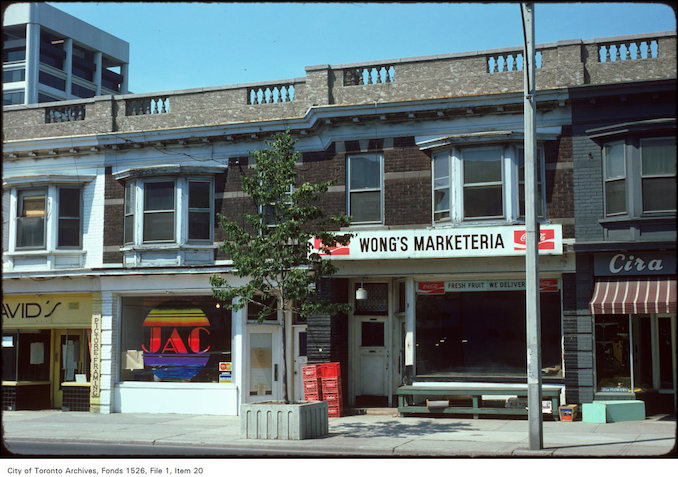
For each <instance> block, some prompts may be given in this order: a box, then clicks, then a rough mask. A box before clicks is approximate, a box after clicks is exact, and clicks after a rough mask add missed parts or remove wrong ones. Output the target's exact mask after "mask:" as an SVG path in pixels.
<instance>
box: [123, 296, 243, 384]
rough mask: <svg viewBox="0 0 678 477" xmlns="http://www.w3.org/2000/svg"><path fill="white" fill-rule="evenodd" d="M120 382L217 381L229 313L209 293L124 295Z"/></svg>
mask: <svg viewBox="0 0 678 477" xmlns="http://www.w3.org/2000/svg"><path fill="white" fill-rule="evenodd" d="M121 319H122V326H121V338H120V349H121V363H120V381H175V382H204V383H208V382H214V383H216V382H219V363H222V362H231V361H232V360H231V312H230V311H229V310H228V309H226V308H225V307H224V306H222V304H221V303H219V302H218V301H216V300H215V299H213V298H212V297H209V296H186V297H181V298H175V299H167V298H164V297H124V298H123V300H122V317H121Z"/></svg>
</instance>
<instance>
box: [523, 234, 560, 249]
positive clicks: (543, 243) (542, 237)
mask: <svg viewBox="0 0 678 477" xmlns="http://www.w3.org/2000/svg"><path fill="white" fill-rule="evenodd" d="M526 241H527V232H526V231H525V230H514V231H513V250H525V243H526ZM555 248H556V231H555V230H554V229H542V230H540V232H539V250H555Z"/></svg>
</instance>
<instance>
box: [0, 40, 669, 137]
mask: <svg viewBox="0 0 678 477" xmlns="http://www.w3.org/2000/svg"><path fill="white" fill-rule="evenodd" d="M523 68H524V58H523V52H522V49H521V48H519V47H518V48H516V47H514V48H503V49H496V50H486V51H473V52H466V53H455V54H448V55H438V56H427V57H416V58H403V59H396V60H389V61H383V60H382V61H377V62H366V63H353V64H346V65H335V66H331V65H318V66H309V67H306V69H305V70H306V76H305V77H302V78H295V79H287V80H279V81H266V82H261V83H249V84H239V85H228V86H217V87H209V88H198V89H187V90H179V91H164V92H158V93H152V94H128V95H108V96H98V97H94V98H89V99H81V100H76V101H60V102H57V103H44V104H34V105H15V106H5V107H4V108H3V134H4V141H15V140H30V139H36V138H48V137H64V136H78V135H96V134H106V133H112V132H135V131H146V130H158V129H171V128H183V127H195V126H210V125H225V124H236V123H248V122H253V121H275V120H285V119H291V118H302V117H304V116H305V115H306V114H307V112H308V111H309V109H310V108H313V107H317V106H330V105H342V104H345V105H356V104H374V103H389V102H403V101H413V100H424V99H434V98H455V97H468V96H472V95H490V94H499V93H510V92H520V91H522V90H523V72H522V70H523ZM675 77H676V33H675V32H663V33H656V34H651V35H631V36H620V37H614V38H602V39H596V40H568V41H561V42H557V43H550V44H543V45H537V64H536V82H537V90H538V91H545V90H554V89H559V88H568V87H576V86H583V85H595V84H609V83H624V82H633V81H649V80H660V79H675ZM170 105H171V107H170Z"/></svg>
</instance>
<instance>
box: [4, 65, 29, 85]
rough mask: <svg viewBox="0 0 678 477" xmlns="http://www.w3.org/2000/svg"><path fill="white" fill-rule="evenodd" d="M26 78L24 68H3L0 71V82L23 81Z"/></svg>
mask: <svg viewBox="0 0 678 477" xmlns="http://www.w3.org/2000/svg"><path fill="white" fill-rule="evenodd" d="M25 80H26V70H25V69H23V68H21V69H20V70H4V71H3V72H2V82H3V83H14V82H16V81H25Z"/></svg>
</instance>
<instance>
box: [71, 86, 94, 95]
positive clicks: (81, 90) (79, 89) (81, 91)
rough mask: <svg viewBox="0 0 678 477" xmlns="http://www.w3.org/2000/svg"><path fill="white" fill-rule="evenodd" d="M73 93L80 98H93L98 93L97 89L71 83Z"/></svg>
mask: <svg viewBox="0 0 678 477" xmlns="http://www.w3.org/2000/svg"><path fill="white" fill-rule="evenodd" d="M71 94H72V95H73V96H77V97H78V98H92V97H94V95H95V94H96V91H94V90H92V89H89V88H85V87H84V86H80V85H79V84H76V83H73V84H71Z"/></svg>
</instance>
